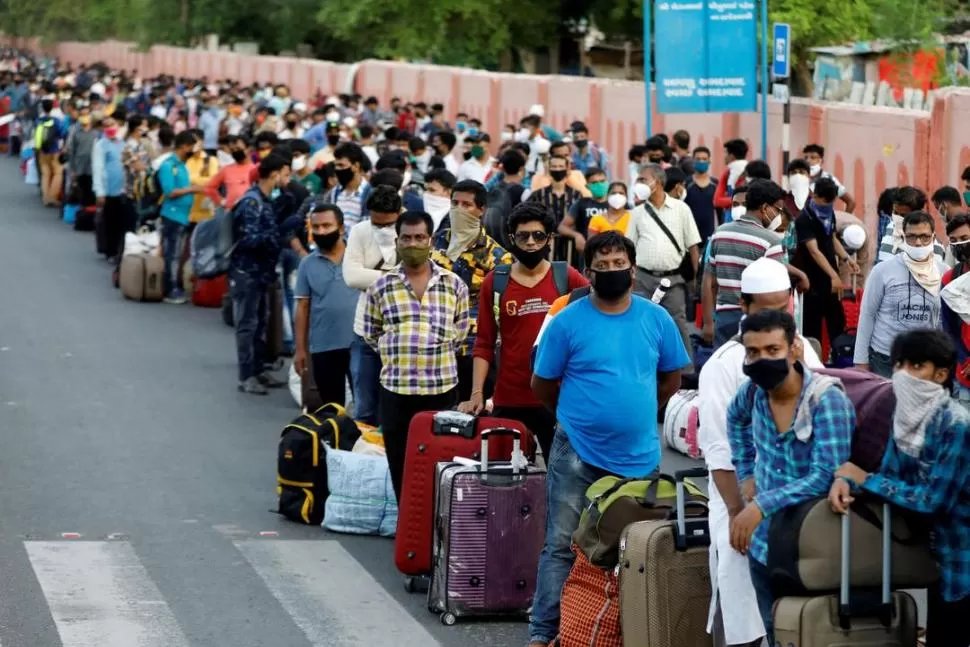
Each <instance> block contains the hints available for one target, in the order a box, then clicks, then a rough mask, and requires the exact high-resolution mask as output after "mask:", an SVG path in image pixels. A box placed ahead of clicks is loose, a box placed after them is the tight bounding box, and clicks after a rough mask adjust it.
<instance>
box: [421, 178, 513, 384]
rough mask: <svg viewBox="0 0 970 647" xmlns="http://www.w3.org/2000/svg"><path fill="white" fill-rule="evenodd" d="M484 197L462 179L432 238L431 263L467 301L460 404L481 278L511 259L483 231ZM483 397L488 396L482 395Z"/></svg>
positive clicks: (460, 351) (467, 375)
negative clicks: (457, 282)
mask: <svg viewBox="0 0 970 647" xmlns="http://www.w3.org/2000/svg"><path fill="white" fill-rule="evenodd" d="M487 200H488V194H487V192H486V191H485V187H484V186H482V185H481V184H479V183H478V182H473V181H472V180H465V181H464V182H459V183H457V184H455V186H454V188H453V189H452V191H451V213H450V214H449V216H448V217H449V219H450V224H449V227H448V228H447V229H441V230H440V231H439V232H438V233H436V234H435V235H434V242H433V245H432V247H433V251H432V254H431V258H432V260H434V262H435V263H437V264H438V265H440V266H441V267H443V268H444V269H446V270H449V271H451V272H454V273H455V274H457V275H458V277H459V278H461V280H462V281H464V282H465V285H466V286H468V293H469V298H470V299H471V306H470V317H471V320H472V321H471V325H470V327H469V332H468V337H467V338H466V339H464V340H461V341H462V343H461V344H460V346H459V349H458V384H459V397H460V401H462V402H463V401H465V400H468V399H469V398H470V397H471V392H472V364H473V362H472V349H473V348H474V347H475V335H476V330H477V329H478V324H477V319H478V307H479V299H478V297H479V293H480V292H481V289H482V283H483V282H484V281H485V276H486V275H487V274H488V273H489V272H491V271H492V270H494V269H495V267H496V266H498V265H506V264H511V263H512V256H511V255H510V254H509V253H508V252H507V251H505V249H503V248H502V246H501V245H499V244H498V243H497V242H496V241H495V239H493V238H492V237H491V236H489V235H488V234H487V233H486V232H485V228H484V227H483V226H482V216H484V215H485V206H486V202H487ZM485 395H486V397H488V396H489V395H491V394H490V393H486V394H485Z"/></svg>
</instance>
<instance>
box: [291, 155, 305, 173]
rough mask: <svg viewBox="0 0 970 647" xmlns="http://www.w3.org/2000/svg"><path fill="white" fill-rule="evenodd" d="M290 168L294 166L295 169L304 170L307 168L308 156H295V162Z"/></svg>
mask: <svg viewBox="0 0 970 647" xmlns="http://www.w3.org/2000/svg"><path fill="white" fill-rule="evenodd" d="M290 168H292V169H293V170H294V171H297V172H299V171H302V170H303V169H305V168H306V157H304V156H302V155H300V156H299V157H294V158H293V163H292V164H291V165H290Z"/></svg>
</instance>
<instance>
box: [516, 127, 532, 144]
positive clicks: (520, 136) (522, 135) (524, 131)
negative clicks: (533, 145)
mask: <svg viewBox="0 0 970 647" xmlns="http://www.w3.org/2000/svg"><path fill="white" fill-rule="evenodd" d="M531 136H532V131H531V130H529V129H528V128H519V130H518V132H516V133H515V141H517V142H526V141H529V137H531Z"/></svg>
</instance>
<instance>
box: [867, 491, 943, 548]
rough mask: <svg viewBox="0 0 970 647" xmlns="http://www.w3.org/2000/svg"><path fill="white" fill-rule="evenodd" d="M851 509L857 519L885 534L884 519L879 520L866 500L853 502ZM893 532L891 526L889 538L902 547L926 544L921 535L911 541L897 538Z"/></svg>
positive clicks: (911, 538)
mask: <svg viewBox="0 0 970 647" xmlns="http://www.w3.org/2000/svg"><path fill="white" fill-rule="evenodd" d="M849 508H850V509H851V510H852V511H853V512H855V514H856V516H857V517H859V518H860V519H862V520H863V521H865V522H866V523H869V524H871V525H872V526H875V528H876V529H877V530H879V531H880V532H883V523H882V519H880V518H879V515H877V514H876V513H875V512H874V511H873V509H872V508H870V507H869V506H868V505H866V502H865V501H864V500H863V501H860V500H858V499H857V500H855V501H853V502H852V503H850V504H849ZM891 530H892V526H890V533H889V536H890V537H892V540H893V541H894V542H896V543H897V544H899V545H900V546H918V545H920V544H922V543H924V542H925V537H920V536H919V535H915V534H914V536H913V537H910V538H909V539H902V538H900V537H897V536H896V535H895V533H893V532H891Z"/></svg>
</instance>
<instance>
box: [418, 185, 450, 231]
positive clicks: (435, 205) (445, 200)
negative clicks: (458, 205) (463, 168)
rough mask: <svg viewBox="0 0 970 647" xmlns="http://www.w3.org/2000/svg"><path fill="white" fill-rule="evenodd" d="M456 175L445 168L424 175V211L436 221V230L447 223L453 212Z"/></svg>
mask: <svg viewBox="0 0 970 647" xmlns="http://www.w3.org/2000/svg"><path fill="white" fill-rule="evenodd" d="M455 183H456V180H455V176H454V175H452V174H451V173H449V172H448V171H446V170H444V169H440V170H433V171H430V172H429V173H428V174H427V175H425V176H424V193H423V194H422V195H421V201H422V203H423V206H424V211H426V212H427V213H428V214H430V215H431V219H432V220H433V221H434V231H435V233H438V229H440V228H441V227H442V226H443V225H445V223H446V218H447V216H448V214H449V213H450V212H451V190H452V188H453V187H454V186H455Z"/></svg>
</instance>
